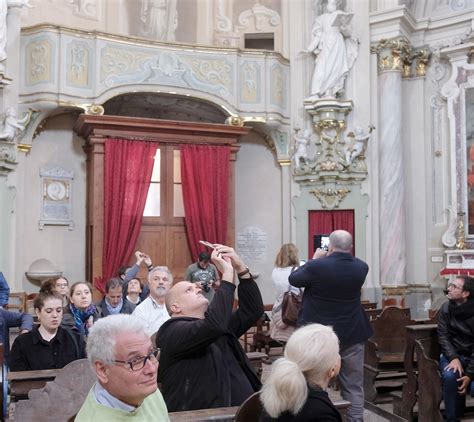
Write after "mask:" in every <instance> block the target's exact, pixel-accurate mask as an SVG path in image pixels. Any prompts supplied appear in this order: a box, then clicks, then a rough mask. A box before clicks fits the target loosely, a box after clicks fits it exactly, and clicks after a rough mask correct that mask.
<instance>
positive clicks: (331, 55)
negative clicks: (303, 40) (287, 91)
mask: <svg viewBox="0 0 474 422" xmlns="http://www.w3.org/2000/svg"><path fill="white" fill-rule="evenodd" d="M352 17H353V14H351V13H346V12H343V11H340V10H337V1H336V0H328V4H327V13H324V14H322V15H320V16H317V17H316V19H315V21H314V25H313V29H312V31H311V35H312V40H311V43H310V45H309V46H308V49H307V50H306V52H311V53H313V54H314V55H315V56H316V58H315V66H314V72H313V80H312V82H311V95H312V96H316V97H317V98H321V97H329V98H335V97H336V95H337V93H338V92H340V91H341V90H342V89H343V88H344V80H345V79H346V76H347V74H348V73H349V70H350V69H351V68H352V66H353V64H354V62H355V60H356V58H357V48H358V41H357V40H354V39H353V38H350V35H351V29H350V26H349V23H350V21H351V19H352Z"/></svg>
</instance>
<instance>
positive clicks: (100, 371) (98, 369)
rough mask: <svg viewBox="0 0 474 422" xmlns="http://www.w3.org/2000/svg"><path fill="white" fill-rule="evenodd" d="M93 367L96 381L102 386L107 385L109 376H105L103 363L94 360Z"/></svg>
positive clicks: (105, 367)
mask: <svg viewBox="0 0 474 422" xmlns="http://www.w3.org/2000/svg"><path fill="white" fill-rule="evenodd" d="M94 367H95V373H96V375H97V379H98V380H99V381H100V383H101V384H102V385H104V384H107V382H108V381H109V376H108V375H107V372H108V371H107V366H106V365H105V364H104V362H101V361H100V360H96V361H95V362H94Z"/></svg>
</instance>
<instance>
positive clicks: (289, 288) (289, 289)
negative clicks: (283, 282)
mask: <svg viewBox="0 0 474 422" xmlns="http://www.w3.org/2000/svg"><path fill="white" fill-rule="evenodd" d="M297 268H299V265H293V268H292V269H291V271H290V274H291V273H292V272H293V271H295V270H296V269H297ZM292 287H293V286H292V285H291V284H290V285H289V286H288V293H291V288H292ZM298 290H299V293H298V294H299V295H300V296H301V295H302V294H303V293H302V292H301V289H300V288H298Z"/></svg>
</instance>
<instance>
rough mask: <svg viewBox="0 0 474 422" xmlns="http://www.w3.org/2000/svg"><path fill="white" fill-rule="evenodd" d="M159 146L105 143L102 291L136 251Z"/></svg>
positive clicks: (112, 140)
mask: <svg viewBox="0 0 474 422" xmlns="http://www.w3.org/2000/svg"><path fill="white" fill-rule="evenodd" d="M157 147H158V144H157V143H156V142H144V141H128V140H125V139H106V140H105V156H104V249H103V253H102V279H101V280H95V284H96V285H95V287H97V288H98V289H99V290H100V291H101V292H104V285H105V282H106V281H107V280H108V279H109V278H111V277H113V276H115V275H116V274H117V270H118V268H119V267H120V266H121V265H123V264H124V263H126V262H128V260H129V258H130V255H131V254H132V252H133V250H134V248H135V245H136V242H137V239H138V236H139V234H140V228H141V224H142V218H143V211H144V209H145V203H146V198H147V195H148V188H149V187H150V180H151V174H152V171H153V164H154V159H153V157H154V156H155V153H156V149H157Z"/></svg>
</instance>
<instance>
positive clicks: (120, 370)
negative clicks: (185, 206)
mask: <svg viewBox="0 0 474 422" xmlns="http://www.w3.org/2000/svg"><path fill="white" fill-rule="evenodd" d="M352 248H353V245H352V236H351V235H350V234H349V233H348V232H346V231H343V230H336V231H334V232H332V233H331V235H330V236H329V248H328V250H327V251H325V250H323V249H320V248H318V249H317V250H316V251H315V254H314V256H313V259H310V260H309V261H307V262H306V263H305V262H301V261H300V259H299V257H298V250H297V248H296V246H295V245H294V244H291V243H290V244H285V245H283V246H282V247H281V249H280V251H279V253H278V255H277V257H276V260H275V269H274V270H273V273H272V279H273V283H274V286H275V292H276V297H275V304H274V306H273V309H272V312H271V336H272V337H273V338H274V339H275V340H277V341H279V342H280V343H281V345H282V346H283V357H281V358H280V359H278V360H276V361H275V362H274V363H273V365H272V370H271V374H270V375H269V376H268V378H267V380H266V381H265V383H264V385H263V386H262V384H261V382H260V379H259V377H258V376H257V374H256V373H255V371H254V370H253V368H252V365H251V364H250V362H249V360H248V358H247V355H246V353H245V351H244V350H243V348H242V345H241V343H240V341H239V338H240V337H241V336H242V335H243V334H244V333H246V332H247V331H248V330H249V328H250V327H252V326H253V325H255V324H256V322H257V321H258V320H259V319H260V318H261V317H262V315H263V313H264V305H263V301H262V296H261V294H260V290H259V287H258V286H257V283H256V282H255V281H254V279H253V276H252V274H251V272H250V270H249V269H248V267H247V266H246V265H245V263H244V262H243V261H242V259H241V258H240V257H239V255H238V254H237V253H236V251H235V250H234V249H233V248H231V247H229V246H225V245H219V244H214V245H213V248H212V254H209V253H207V252H203V253H201V254H200V255H199V258H198V261H197V262H196V263H194V264H192V265H190V266H189V268H188V271H187V273H186V277H185V278H186V281H179V282H176V283H173V275H172V273H171V271H170V270H169V269H168V268H167V267H165V266H153V264H152V262H151V259H150V257H149V256H147V255H146V254H144V253H142V252H140V251H137V252H136V254H135V256H136V259H137V260H136V263H135V264H134V265H132V266H124V267H122V268H120V270H119V271H118V274H117V277H114V278H111V279H110V280H108V281H107V282H106V284H105V292H104V293H105V294H104V297H103V299H102V300H101V301H100V302H98V303H95V304H94V303H93V301H92V286H90V285H89V283H87V282H83V281H81V282H76V283H74V284H72V285H69V281H68V280H67V279H66V278H65V277H59V278H55V279H51V280H47V281H46V282H44V283H43V284H42V286H41V289H40V292H39V294H38V295H37V297H36V298H35V300H34V312H35V315H36V317H37V323H36V324H33V318H32V316H31V315H28V314H22V313H18V312H11V311H8V310H6V309H3V307H4V306H5V305H6V303H8V290H7V289H8V284H7V283H6V280H5V279H4V277H3V275H2V273H0V305H2V306H1V307H0V311H1V312H2V314H0V322H1V323H2V324H3V330H2V331H1V332H0V334H1V335H2V336H3V339H2V342H3V343H4V344H6V347H5V352H6V353H5V361H6V362H8V364H9V366H10V370H12V371H25V370H40V369H52V368H62V367H64V366H65V365H67V364H68V363H70V362H72V361H74V360H77V359H81V358H84V357H87V358H88V359H89V361H90V364H91V366H92V368H93V370H94V371H95V373H96V375H97V383H96V384H95V385H94V386H93V387H92V389H91V390H90V392H89V395H88V396H87V398H86V401H85V402H84V404H83V406H82V408H81V410H80V412H79V414H78V415H77V417H76V420H77V421H93V420H117V421H120V420H128V419H129V418H131V417H132V418H134V420H144V421H145V420H160V421H161V420H163V421H166V420H169V419H168V412H176V411H184V410H196V409H207V408H217V407H231V406H239V405H241V404H242V403H243V402H244V401H245V400H246V399H247V398H248V397H250V396H251V395H252V394H253V393H254V392H257V391H260V400H261V403H262V406H263V412H262V415H261V419H260V420H261V421H264V422H268V421H280V422H283V421H340V420H341V416H340V414H339V412H338V411H337V410H336V408H335V407H334V405H333V404H332V402H331V400H330V399H329V397H328V394H327V392H326V389H327V387H328V385H329V382H330V381H331V380H333V379H336V378H337V382H338V385H339V387H340V391H341V396H342V397H343V398H344V399H346V400H347V401H349V402H350V406H349V408H348V412H347V420H348V421H363V413H364V391H363V365H364V343H365V341H366V340H367V339H368V338H369V337H370V336H371V335H372V329H371V325H370V323H369V320H368V318H367V315H366V313H365V312H364V309H363V307H362V304H361V288H362V285H363V283H364V281H365V277H366V275H367V272H368V266H367V264H366V263H365V262H363V261H362V260H360V259H358V258H356V257H354V256H353V255H352ZM211 261H212V264H211ZM143 264H145V265H146V267H147V270H148V276H147V283H146V284H142V283H141V281H140V280H139V279H138V278H137V275H138V272H139V270H140V267H141V266H142V265H143ZM207 289H212V294H207V293H208V291H207ZM287 292H293V293H294V294H300V295H302V296H303V301H302V307H301V310H300V312H299V316H298V322H297V323H296V326H295V325H291V324H288V323H284V322H283V317H282V302H283V297H284V295H285V293H287ZM447 292H448V299H449V300H448V302H447V303H446V304H445V305H444V306H443V307H442V309H441V311H440V317H439V328H438V331H439V338H440V345H441V350H442V356H441V363H440V365H441V368H440V369H441V373H442V378H443V394H444V401H445V408H446V417H447V420H453V421H454V420H458V419H459V417H460V415H462V411H463V405H464V398H465V393H466V392H467V391H469V389H470V386H471V379H472V378H473V376H474V354H473V351H474V348H473V346H474V334H473V333H474V311H473V309H474V307H473V306H472V298H473V297H474V279H472V278H470V277H463V276H460V277H458V278H456V280H455V282H453V283H450V284H449V285H448V290H447ZM236 294H237V296H238V299H239V300H238V307H237V308H236V309H235V300H234V297H235V295H236ZM11 326H18V327H20V330H21V334H20V335H19V336H18V337H17V338H16V339H15V341H14V343H13V345H12V348H11V353H10V355H8V351H9V347H8V337H9V336H8V328H9V327H11ZM158 385H160V389H158Z"/></svg>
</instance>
